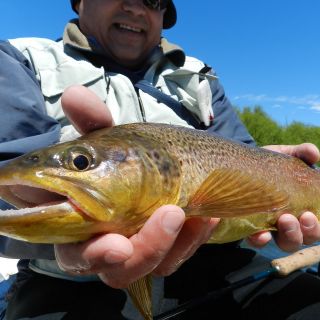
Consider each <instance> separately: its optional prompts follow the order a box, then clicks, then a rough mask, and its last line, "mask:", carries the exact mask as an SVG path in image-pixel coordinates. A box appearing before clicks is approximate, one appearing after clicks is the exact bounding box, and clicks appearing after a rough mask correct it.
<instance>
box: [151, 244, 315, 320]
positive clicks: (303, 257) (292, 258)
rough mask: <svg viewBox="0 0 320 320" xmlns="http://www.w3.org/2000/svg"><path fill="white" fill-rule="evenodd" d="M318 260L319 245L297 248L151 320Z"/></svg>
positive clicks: (159, 319)
mask: <svg viewBox="0 0 320 320" xmlns="http://www.w3.org/2000/svg"><path fill="white" fill-rule="evenodd" d="M319 262H320V245H318V246H313V247H308V248H305V249H302V250H299V251H297V252H295V253H293V254H291V255H289V256H287V257H283V258H279V259H274V260H272V261H271V266H270V268H269V269H267V270H264V271H261V272H259V273H256V274H254V275H251V276H249V277H246V278H244V279H242V280H239V281H236V282H234V283H231V284H230V285H229V286H227V287H225V288H222V289H219V290H214V291H211V292H209V293H207V294H205V295H203V296H200V297H197V298H194V299H192V300H189V301H187V302H185V303H183V304H181V305H179V306H177V307H176V308H173V309H171V310H168V311H166V312H163V313H161V314H159V315H157V316H155V317H153V320H168V319H173V318H174V317H176V316H178V315H180V314H182V313H185V312H186V311H188V310H190V309H193V308H195V307H197V306H199V305H201V304H203V303H206V302H208V301H211V300H214V299H217V298H219V297H221V296H223V295H225V294H227V293H229V292H231V291H233V290H235V289H238V288H241V287H243V286H245V285H248V284H251V283H254V282H256V281H259V280H262V279H266V278H268V277H271V276H274V275H278V276H281V277H285V276H287V275H289V274H290V273H292V272H294V271H296V270H299V269H302V268H305V267H308V266H312V265H314V264H316V263H319Z"/></svg>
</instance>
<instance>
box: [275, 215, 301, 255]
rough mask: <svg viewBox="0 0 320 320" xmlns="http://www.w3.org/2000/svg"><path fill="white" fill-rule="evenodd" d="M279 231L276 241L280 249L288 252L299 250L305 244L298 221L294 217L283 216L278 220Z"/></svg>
mask: <svg viewBox="0 0 320 320" xmlns="http://www.w3.org/2000/svg"><path fill="white" fill-rule="evenodd" d="M277 229H278V232H277V234H276V236H275V241H276V243H277V244H278V246H279V248H280V249H282V250H284V251H287V252H292V251H295V250H298V249H299V247H300V246H301V245H302V243H303V234H302V231H301V229H300V224H299V221H298V219H296V218H295V217H294V216H293V215H290V214H283V215H282V216H281V217H280V218H279V219H278V222H277Z"/></svg>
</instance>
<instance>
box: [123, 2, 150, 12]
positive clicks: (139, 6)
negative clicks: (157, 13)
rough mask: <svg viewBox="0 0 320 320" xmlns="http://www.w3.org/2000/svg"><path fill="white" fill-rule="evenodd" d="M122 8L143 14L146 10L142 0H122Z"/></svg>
mask: <svg viewBox="0 0 320 320" xmlns="http://www.w3.org/2000/svg"><path fill="white" fill-rule="evenodd" d="M123 9H124V10H125V11H128V12H131V13H133V14H134V15H143V14H145V12H146V8H145V6H144V4H143V1H142V0H123Z"/></svg>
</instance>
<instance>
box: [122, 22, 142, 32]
mask: <svg viewBox="0 0 320 320" xmlns="http://www.w3.org/2000/svg"><path fill="white" fill-rule="evenodd" d="M119 26H120V28H121V29H125V30H129V31H133V32H142V30H141V29H139V28H135V27H131V26H128V25H126V24H120V25H119Z"/></svg>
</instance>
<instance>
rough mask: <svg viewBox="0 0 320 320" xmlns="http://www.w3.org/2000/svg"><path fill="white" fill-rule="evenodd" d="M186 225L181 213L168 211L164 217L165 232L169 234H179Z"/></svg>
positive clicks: (162, 222) (162, 221)
mask: <svg viewBox="0 0 320 320" xmlns="http://www.w3.org/2000/svg"><path fill="white" fill-rule="evenodd" d="M183 223H184V214H183V212H180V211H168V212H166V213H165V214H164V215H163V216H162V220H161V224H162V227H163V230H164V231H165V232H166V233H168V234H175V233H177V232H178V231H179V230H180V229H181V227H182V225H183Z"/></svg>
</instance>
